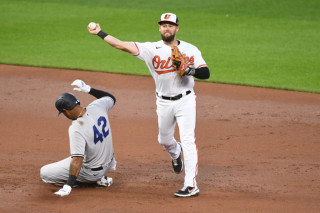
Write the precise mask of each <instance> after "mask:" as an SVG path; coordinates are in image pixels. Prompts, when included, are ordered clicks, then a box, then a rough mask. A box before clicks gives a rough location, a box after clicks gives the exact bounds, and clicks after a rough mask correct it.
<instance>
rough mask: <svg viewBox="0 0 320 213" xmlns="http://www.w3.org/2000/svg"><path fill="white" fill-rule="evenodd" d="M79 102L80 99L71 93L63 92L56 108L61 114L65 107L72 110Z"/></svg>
mask: <svg viewBox="0 0 320 213" xmlns="http://www.w3.org/2000/svg"><path fill="white" fill-rule="evenodd" d="M77 104H79V105H80V101H79V100H78V99H77V98H76V96H74V95H73V94H71V93H63V94H61V95H60V96H59V97H58V98H57V100H56V108H57V110H58V111H59V114H58V115H60V113H61V112H62V111H63V109H67V110H72V109H73V108H74V107H75V106H76V105H77Z"/></svg>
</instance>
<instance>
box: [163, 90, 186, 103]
mask: <svg viewBox="0 0 320 213" xmlns="http://www.w3.org/2000/svg"><path fill="white" fill-rule="evenodd" d="M190 93H191V91H190V90H188V91H187V92H186V95H189V94H190ZM157 96H158V97H159V98H162V99H164V100H170V101H176V100H179V99H180V98H182V96H183V94H179V95H176V96H173V97H168V96H163V95H158V93H157Z"/></svg>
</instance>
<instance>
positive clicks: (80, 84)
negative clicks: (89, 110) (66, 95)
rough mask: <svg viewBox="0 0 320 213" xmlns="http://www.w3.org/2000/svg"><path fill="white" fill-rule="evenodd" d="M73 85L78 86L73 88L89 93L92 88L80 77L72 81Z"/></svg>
mask: <svg viewBox="0 0 320 213" xmlns="http://www.w3.org/2000/svg"><path fill="white" fill-rule="evenodd" d="M71 86H76V87H75V88H73V90H76V91H79V92H86V93H89V92H90V90H91V87H90V86H89V85H87V84H86V83H84V81H82V80H79V79H77V80H75V81H74V82H72V84H71Z"/></svg>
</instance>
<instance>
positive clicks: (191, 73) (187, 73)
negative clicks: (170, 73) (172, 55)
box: [183, 67, 196, 76]
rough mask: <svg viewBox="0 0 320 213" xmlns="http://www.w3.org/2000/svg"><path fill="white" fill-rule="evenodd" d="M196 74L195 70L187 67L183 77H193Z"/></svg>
mask: <svg viewBox="0 0 320 213" xmlns="http://www.w3.org/2000/svg"><path fill="white" fill-rule="evenodd" d="M195 73H196V69H194V68H191V67H187V69H186V70H185V71H184V73H183V76H185V75H187V76H188V75H194V74H195Z"/></svg>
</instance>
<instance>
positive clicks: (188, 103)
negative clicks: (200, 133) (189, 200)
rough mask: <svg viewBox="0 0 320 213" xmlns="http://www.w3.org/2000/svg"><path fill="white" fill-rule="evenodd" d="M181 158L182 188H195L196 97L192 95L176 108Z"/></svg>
mask: <svg viewBox="0 0 320 213" xmlns="http://www.w3.org/2000/svg"><path fill="white" fill-rule="evenodd" d="M176 110H177V111H176V118H177V122H178V126H179V133H180V139H181V145H182V150H183V158H184V165H185V180H184V186H192V187H197V182H196V176H197V173H198V150H197V147H196V143H195V127H196V96H195V95H194V94H193V93H192V94H190V95H188V96H186V97H184V98H182V99H181V101H180V102H179V104H178V105H177V106H176Z"/></svg>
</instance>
